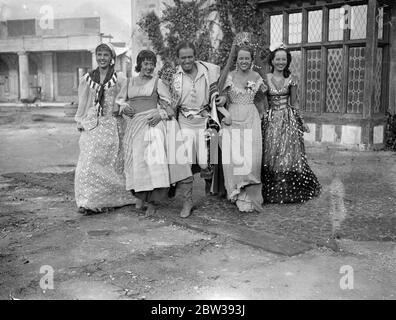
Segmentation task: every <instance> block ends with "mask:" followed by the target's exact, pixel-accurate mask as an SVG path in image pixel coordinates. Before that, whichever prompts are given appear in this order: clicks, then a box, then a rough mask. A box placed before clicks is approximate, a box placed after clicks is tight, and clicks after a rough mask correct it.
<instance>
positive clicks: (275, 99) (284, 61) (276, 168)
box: [261, 44, 321, 203]
mask: <svg viewBox="0 0 396 320" xmlns="http://www.w3.org/2000/svg"><path fill="white" fill-rule="evenodd" d="M270 50H271V53H270V55H269V60H268V62H269V65H270V67H271V72H270V73H268V74H266V75H265V76H264V82H265V83H266V86H267V87H268V91H267V93H266V99H267V102H268V111H267V115H266V116H265V119H264V121H263V162H262V169H261V170H262V171H261V175H262V183H263V191H262V194H263V198H264V202H265V203H293V202H304V201H307V200H309V199H311V198H313V197H315V196H317V195H318V194H319V193H320V189H321V186H320V184H319V182H318V179H317V178H316V176H315V174H314V173H313V172H312V170H311V168H310V167H309V165H308V162H307V158H306V155H305V147H304V137H303V131H306V132H309V128H308V127H307V126H306V125H305V124H304V123H303V120H302V117H301V112H300V110H299V107H298V104H297V86H298V81H297V77H296V76H295V75H292V74H291V72H290V70H289V66H290V63H291V61H292V57H291V54H290V52H289V51H288V50H287V49H286V47H285V46H284V45H283V44H276V45H274V46H272V47H271V48H270Z"/></svg>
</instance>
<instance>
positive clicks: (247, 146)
mask: <svg viewBox="0 0 396 320" xmlns="http://www.w3.org/2000/svg"><path fill="white" fill-rule="evenodd" d="M242 36H243V34H242ZM239 38H240V37H236V40H235V41H234V44H233V47H232V50H231V54H230V57H229V60H228V61H229V63H228V64H227V65H228V67H229V66H230V61H233V62H235V63H236V68H235V70H234V71H231V72H229V69H228V67H227V68H225V70H224V71H223V72H224V73H223V75H222V77H221V78H220V83H221V84H222V83H223V82H224V85H222V87H223V93H222V94H223V95H226V96H227V101H228V108H227V109H228V110H227V111H228V115H227V113H224V114H225V115H226V116H225V117H224V118H223V121H222V122H223V125H222V142H221V149H222V162H223V170H224V182H225V187H226V190H227V196H228V198H229V200H231V201H232V202H235V203H236V205H237V207H238V209H239V211H241V212H253V211H258V212H262V210H263V209H262V202H263V199H262V195H261V189H262V186H261V180H260V173H261V171H260V170H261V158H262V151H261V148H262V139H261V118H262V117H263V113H264V111H263V109H262V108H261V107H260V106H262V105H258V106H256V104H255V97H256V96H257V94H258V92H259V91H265V90H266V87H265V85H264V83H263V80H262V78H261V76H260V75H259V74H258V73H257V72H255V71H253V70H252V67H253V60H254V49H253V46H252V44H251V43H249V41H243V39H239ZM223 79H224V80H223ZM219 111H220V112H222V110H219Z"/></svg>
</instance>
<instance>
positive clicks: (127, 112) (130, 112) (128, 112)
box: [123, 104, 136, 118]
mask: <svg viewBox="0 0 396 320" xmlns="http://www.w3.org/2000/svg"><path fill="white" fill-rule="evenodd" d="M123 113H124V114H125V115H127V116H128V117H130V118H133V116H134V115H135V113H136V111H135V108H134V107H132V106H131V105H129V104H128V105H127V106H126V107H125V109H124V110H123Z"/></svg>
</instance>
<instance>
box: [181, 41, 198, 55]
mask: <svg viewBox="0 0 396 320" xmlns="http://www.w3.org/2000/svg"><path fill="white" fill-rule="evenodd" d="M181 49H192V50H193V51H194V56H196V55H197V50H196V49H195V46H194V44H193V43H192V42H191V41H182V42H180V43H179V45H178V46H177V47H176V56H177V57H178V58H179V54H180V50H181Z"/></svg>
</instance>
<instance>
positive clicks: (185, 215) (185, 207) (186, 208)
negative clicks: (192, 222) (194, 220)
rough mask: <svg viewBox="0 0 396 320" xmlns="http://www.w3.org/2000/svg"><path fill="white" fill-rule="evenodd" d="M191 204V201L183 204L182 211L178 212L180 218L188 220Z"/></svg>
mask: <svg viewBox="0 0 396 320" xmlns="http://www.w3.org/2000/svg"><path fill="white" fill-rule="evenodd" d="M192 208H193V204H192V202H191V201H186V202H184V203H183V209H182V211H181V212H180V217H182V218H188V217H189V216H190V215H191V211H192Z"/></svg>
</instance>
